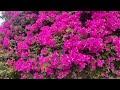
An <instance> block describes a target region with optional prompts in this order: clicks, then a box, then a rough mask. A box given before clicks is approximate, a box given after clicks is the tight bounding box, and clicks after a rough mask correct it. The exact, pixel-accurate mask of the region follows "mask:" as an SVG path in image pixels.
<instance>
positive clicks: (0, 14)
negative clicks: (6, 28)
mask: <svg viewBox="0 0 120 90" xmlns="http://www.w3.org/2000/svg"><path fill="white" fill-rule="evenodd" d="M0 16H2V11H0ZM3 22H4V20H3V19H1V18H0V26H1V25H2V23H3Z"/></svg>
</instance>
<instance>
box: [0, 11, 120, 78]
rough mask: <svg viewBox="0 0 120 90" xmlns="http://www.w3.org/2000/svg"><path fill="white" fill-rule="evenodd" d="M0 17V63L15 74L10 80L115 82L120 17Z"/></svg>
mask: <svg viewBox="0 0 120 90" xmlns="http://www.w3.org/2000/svg"><path fill="white" fill-rule="evenodd" d="M2 17H3V18H4V19H5V22H4V23H3V25H2V26H1V27H0V49H1V50H0V53H1V54H3V53H5V55H3V56H1V57H0V60H1V61H2V62H4V63H6V64H7V67H8V68H9V69H10V70H13V71H12V74H14V75H13V76H12V75H11V74H10V75H11V76H9V78H14V79H16V78H18V79H104V78H106V79H109V78H119V76H120V12H119V11H5V12H3V16H2ZM1 54H0V55H1Z"/></svg>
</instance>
